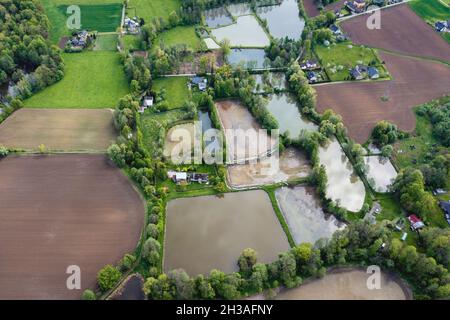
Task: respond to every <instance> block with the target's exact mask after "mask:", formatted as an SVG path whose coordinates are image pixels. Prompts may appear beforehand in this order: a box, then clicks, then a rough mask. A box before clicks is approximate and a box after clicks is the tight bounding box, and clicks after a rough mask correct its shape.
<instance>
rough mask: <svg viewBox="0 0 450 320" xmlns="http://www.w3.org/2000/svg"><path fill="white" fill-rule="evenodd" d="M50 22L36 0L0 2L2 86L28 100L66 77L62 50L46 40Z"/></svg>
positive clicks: (17, 96)
mask: <svg viewBox="0 0 450 320" xmlns="http://www.w3.org/2000/svg"><path fill="white" fill-rule="evenodd" d="M48 30H49V21H48V19H47V16H46V15H45V12H44V10H43V8H42V5H41V4H40V3H39V1H37V0H7V1H2V2H1V3H0V39H1V41H0V85H3V84H8V83H9V84H10V85H11V87H12V89H11V90H10V95H11V96H12V97H10V98H11V99H12V98H14V97H16V98H20V99H25V98H28V97H29V96H31V95H32V94H33V93H35V92H37V91H39V90H42V89H43V88H45V87H47V86H49V85H51V84H53V83H55V82H57V81H59V80H61V79H62V77H63V76H64V72H63V69H64V65H63V61H62V59H61V56H60V50H59V49H58V48H57V47H55V46H52V45H51V44H50V42H49V41H48V40H47V38H48Z"/></svg>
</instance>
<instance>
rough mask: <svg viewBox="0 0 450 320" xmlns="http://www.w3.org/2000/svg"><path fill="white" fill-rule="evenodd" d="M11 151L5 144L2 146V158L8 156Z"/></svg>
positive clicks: (0, 149)
mask: <svg viewBox="0 0 450 320" xmlns="http://www.w3.org/2000/svg"><path fill="white" fill-rule="evenodd" d="M8 153H9V151H8V149H6V148H5V147H3V146H0V158H3V157H6V156H7V155H8Z"/></svg>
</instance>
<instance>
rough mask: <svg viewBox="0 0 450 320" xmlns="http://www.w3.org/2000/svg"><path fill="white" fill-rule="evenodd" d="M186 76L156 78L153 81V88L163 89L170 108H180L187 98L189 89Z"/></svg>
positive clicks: (156, 89)
mask: <svg viewBox="0 0 450 320" xmlns="http://www.w3.org/2000/svg"><path fill="white" fill-rule="evenodd" d="M187 83H188V78H186V77H167V78H158V79H155V80H154V81H153V90H155V91H161V90H162V89H164V90H165V98H166V100H167V102H168V104H169V108H170V109H176V108H181V107H182V106H183V104H184V103H185V102H186V101H187V100H189V94H190V92H189V89H188V87H187Z"/></svg>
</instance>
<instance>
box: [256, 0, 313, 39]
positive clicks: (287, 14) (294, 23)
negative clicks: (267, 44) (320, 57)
mask: <svg viewBox="0 0 450 320" xmlns="http://www.w3.org/2000/svg"><path fill="white" fill-rule="evenodd" d="M256 14H257V15H258V16H259V17H260V18H261V19H262V20H266V21H267V26H268V28H269V32H270V34H271V35H272V36H273V37H274V38H285V37H288V38H289V39H293V40H299V39H300V38H301V36H302V32H303V29H304V28H305V19H303V18H302V17H301V16H300V12H299V9H298V3H297V0H283V1H282V2H281V3H280V4H279V5H274V6H261V7H258V8H257V10H256Z"/></svg>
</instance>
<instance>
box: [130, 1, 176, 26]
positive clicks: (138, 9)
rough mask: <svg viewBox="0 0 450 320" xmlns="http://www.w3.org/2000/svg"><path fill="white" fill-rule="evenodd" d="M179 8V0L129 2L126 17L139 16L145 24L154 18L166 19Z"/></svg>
mask: <svg viewBox="0 0 450 320" xmlns="http://www.w3.org/2000/svg"><path fill="white" fill-rule="evenodd" d="M180 7H181V0H130V1H129V2H128V8H127V15H128V16H132V17H134V16H139V17H140V18H143V19H144V20H145V22H151V21H152V20H153V19H154V18H160V17H161V18H164V19H166V20H167V19H168V18H169V15H170V13H171V12H172V11H175V12H177V11H178V10H179V9H180Z"/></svg>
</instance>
